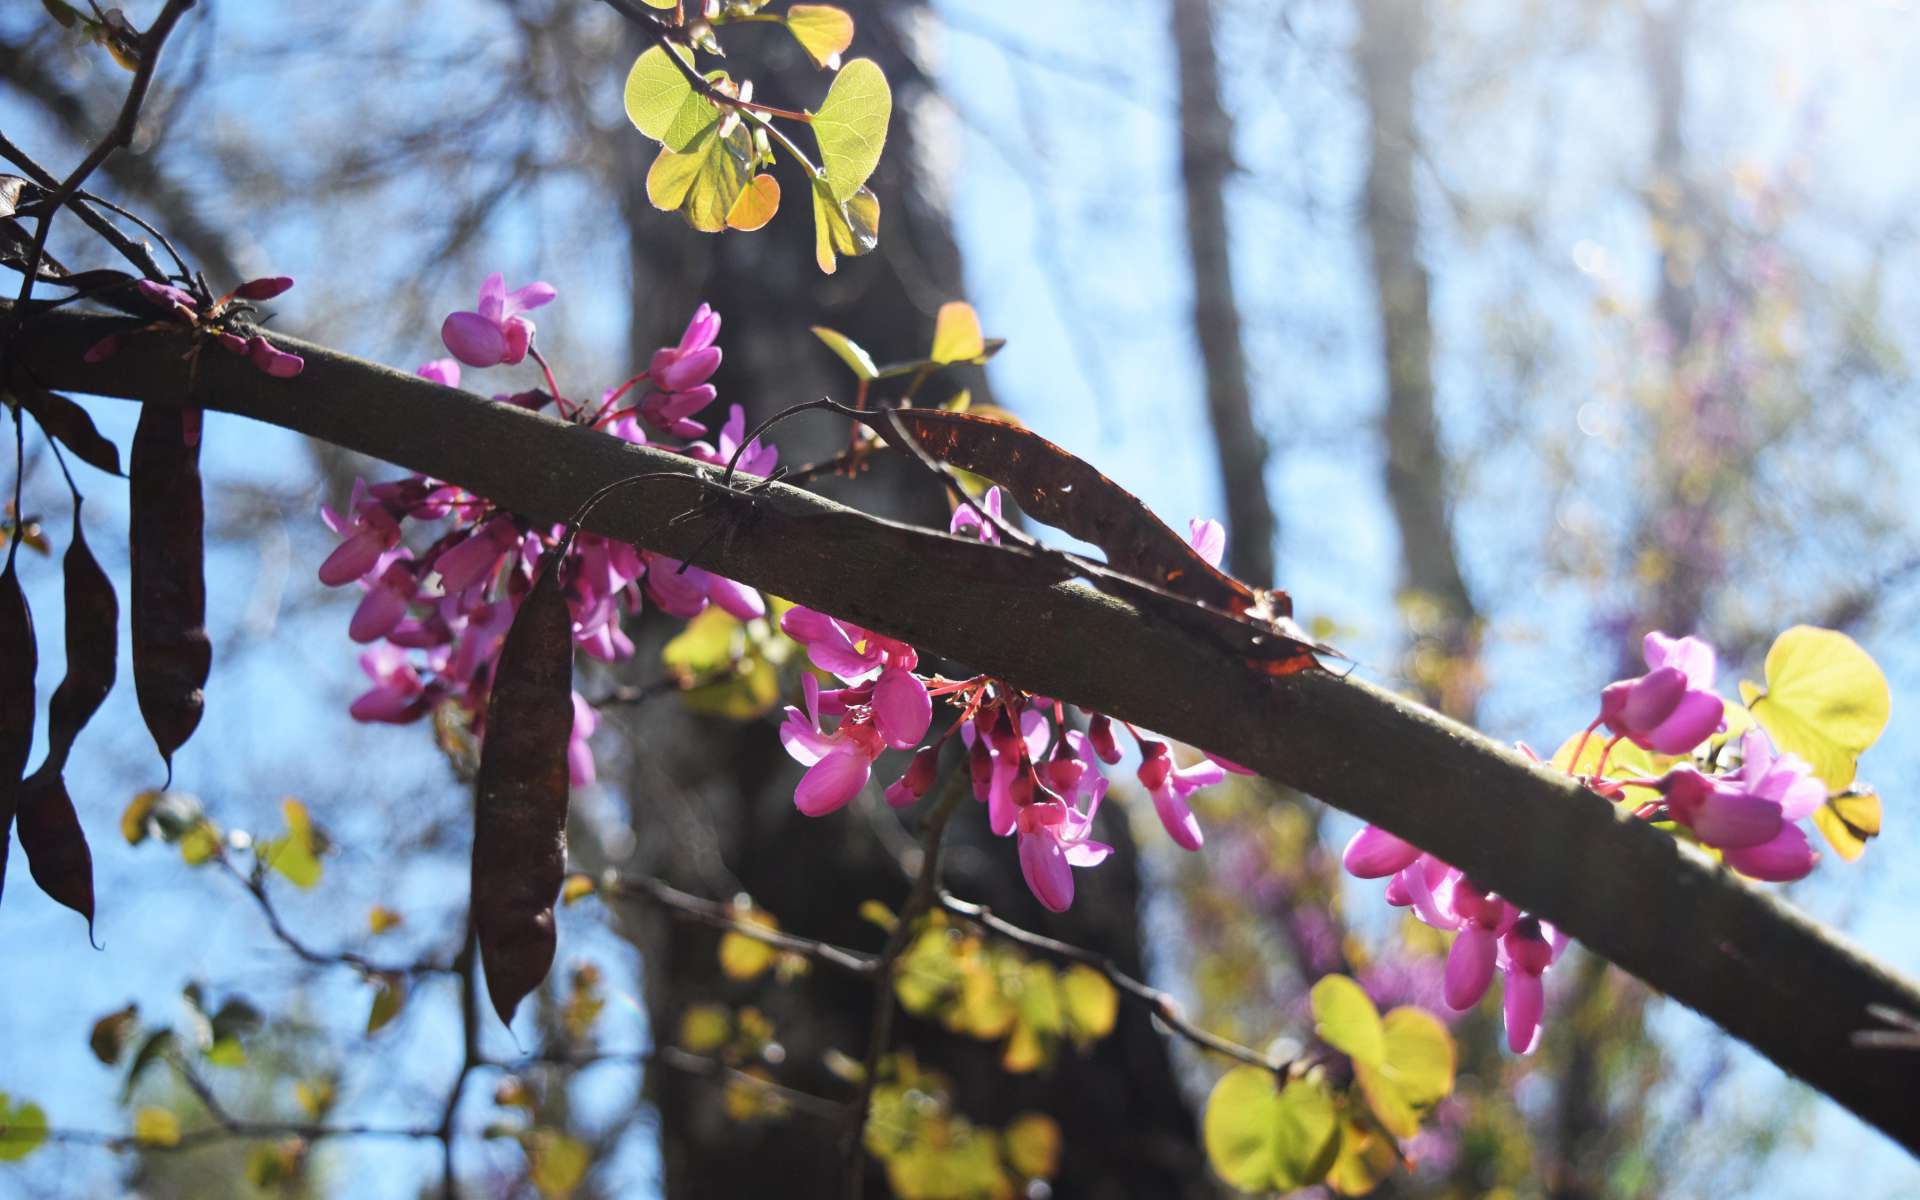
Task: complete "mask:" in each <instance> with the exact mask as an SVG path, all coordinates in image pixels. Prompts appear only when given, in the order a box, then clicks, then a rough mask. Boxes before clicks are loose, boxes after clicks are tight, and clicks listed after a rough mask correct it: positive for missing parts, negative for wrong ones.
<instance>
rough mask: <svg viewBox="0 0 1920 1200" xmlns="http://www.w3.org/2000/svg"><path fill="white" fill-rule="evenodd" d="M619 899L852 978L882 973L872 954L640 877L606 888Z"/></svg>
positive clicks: (621, 879) (625, 877)
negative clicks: (647, 903) (648, 904)
mask: <svg viewBox="0 0 1920 1200" xmlns="http://www.w3.org/2000/svg"><path fill="white" fill-rule="evenodd" d="M606 890H608V891H610V892H612V893H613V894H614V895H616V896H632V897H637V898H640V899H645V900H651V901H653V902H654V903H655V904H658V905H660V906H661V907H663V908H665V909H667V910H668V911H670V912H672V913H673V914H674V915H675V916H679V917H684V918H686V919H688V920H693V921H698V922H700V923H701V924H703V925H711V926H713V927H714V928H716V929H725V930H727V931H729V932H732V933H737V934H739V935H740V936H741V937H745V938H752V939H753V940H754V941H756V942H764V943H766V944H767V945H769V946H772V947H773V948H774V949H776V950H787V951H790V952H792V953H794V954H798V955H801V956H802V957H805V958H808V959H811V960H813V961H814V962H818V963H825V964H826V965H828V966H830V967H837V968H839V969H840V970H842V971H845V972H847V973H848V974H851V975H859V976H862V977H867V976H871V975H873V974H875V973H876V972H877V971H878V970H879V963H878V960H876V959H875V958H874V957H873V956H872V955H870V954H862V953H861V952H859V951H858V950H849V949H847V948H846V947H844V946H836V945H833V944H832V943H831V942H822V941H816V940H814V939H813V938H803V937H795V936H794V935H793V934H790V933H782V932H780V931H779V930H777V929H768V928H767V927H766V926H764V925H756V924H754V923H753V922H751V921H746V920H742V919H741V917H740V915H739V910H738V909H736V908H735V907H734V906H733V905H731V904H726V903H723V902H721V901H718V900H708V899H706V898H705V897H703V896H696V895H694V894H693V893H691V892H683V891H681V890H680V889H679V888H677V887H674V886H673V885H672V884H669V883H666V882H663V881H662V880H658V879H651V878H648V877H646V876H641V875H622V876H618V877H616V878H615V879H614V880H613V881H612V883H611V885H610V886H609V887H608V888H607V889H606Z"/></svg>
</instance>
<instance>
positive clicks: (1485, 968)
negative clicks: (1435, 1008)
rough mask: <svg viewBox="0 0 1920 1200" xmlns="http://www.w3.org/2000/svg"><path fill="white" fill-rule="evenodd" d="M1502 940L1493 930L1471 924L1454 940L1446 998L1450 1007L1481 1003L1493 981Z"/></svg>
mask: <svg viewBox="0 0 1920 1200" xmlns="http://www.w3.org/2000/svg"><path fill="white" fill-rule="evenodd" d="M1497 949H1498V942H1497V940H1496V939H1495V938H1494V936H1493V931H1492V930H1491V929H1487V928H1484V927H1482V926H1479V925H1469V926H1467V927H1466V928H1465V929H1462V930H1461V931H1460V935H1459V936H1458V937H1456V938H1454V939H1453V947H1452V948H1451V949H1449V950H1448V951H1447V971H1446V979H1445V986H1444V988H1443V990H1442V998H1444V999H1445V1000H1446V1002H1447V1007H1448V1008H1451V1009H1454V1010H1455V1011H1457V1012H1465V1011H1466V1010H1467V1009H1469V1008H1472V1007H1473V1006H1474V1005H1476V1004H1478V1003H1480V997H1482V996H1484V995H1486V994H1487V985H1488V984H1490V983H1492V982H1493V960H1494V955H1495V952H1496V950H1497Z"/></svg>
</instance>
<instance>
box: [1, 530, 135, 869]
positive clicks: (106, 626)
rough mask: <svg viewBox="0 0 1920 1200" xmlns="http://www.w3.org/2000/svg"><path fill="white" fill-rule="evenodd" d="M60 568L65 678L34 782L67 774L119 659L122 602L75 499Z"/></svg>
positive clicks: (51, 704)
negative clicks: (63, 582)
mask: <svg viewBox="0 0 1920 1200" xmlns="http://www.w3.org/2000/svg"><path fill="white" fill-rule="evenodd" d="M61 565H62V572H63V574H64V576H65V580H66V600H67V674H66V676H65V678H63V679H61V680H60V686H59V687H58V688H56V689H55V690H54V693H53V699H52V700H51V701H49V702H48V704H47V757H46V761H45V762H43V763H41V764H40V767H39V769H38V770H36V771H35V772H34V778H35V779H45V778H47V777H49V776H52V777H58V776H59V774H60V772H62V771H64V770H66V766H67V755H68V754H69V753H71V752H72V750H73V740H74V739H75V738H76V737H78V736H80V731H81V730H82V729H84V728H86V725H87V722H88V721H90V720H92V719H93V714H94V713H95V712H96V711H98V710H99V708H100V703H101V701H103V700H105V699H106V698H107V693H108V692H110V691H112V690H113V679H114V675H115V673H116V665H117V659H118V657H119V629H120V601H119V600H118V599H117V598H116V597H115V596H114V594H113V583H112V581H111V580H109V579H108V578H107V573H106V572H105V571H103V570H101V569H100V564H99V562H97V561H96V560H95V559H94V557H93V551H92V550H91V549H89V548H88V546H87V537H86V531H85V530H84V529H83V528H82V527H81V524H80V500H79V498H78V497H77V496H76V497H75V498H74V502H73V540H72V541H71V542H69V543H68V544H67V553H66V557H65V558H64V559H63V560H62V563H61ZM21 836H22V837H23V838H24V837H25V836H26V835H25V834H24V833H23V834H22V835H21Z"/></svg>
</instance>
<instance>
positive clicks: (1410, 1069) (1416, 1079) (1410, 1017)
mask: <svg viewBox="0 0 1920 1200" xmlns="http://www.w3.org/2000/svg"><path fill="white" fill-rule="evenodd" d="M1381 1028H1382V1030H1383V1031H1384V1033H1385V1035H1386V1061H1385V1062H1384V1063H1382V1064H1381V1070H1382V1071H1383V1072H1384V1073H1385V1074H1386V1076H1387V1077H1388V1078H1390V1079H1392V1080H1393V1082H1394V1085H1395V1086H1396V1087H1398V1088H1399V1089H1400V1094H1401V1095H1403V1096H1405V1097H1406V1098H1407V1103H1409V1104H1412V1105H1415V1106H1418V1107H1422V1108H1424V1107H1427V1106H1428V1105H1432V1104H1438V1103H1439V1102H1440V1101H1441V1100H1443V1099H1445V1098H1446V1097H1447V1095H1448V1094H1449V1093H1451V1092H1452V1091H1453V1070H1454V1049H1453V1038H1452V1036H1451V1035H1449V1034H1448V1033H1447V1027H1446V1026H1445V1025H1442V1024H1441V1023H1440V1022H1439V1020H1438V1019H1437V1018H1435V1017H1434V1015H1433V1014H1432V1013H1429V1012H1426V1011H1424V1010H1422V1009H1418V1008H1413V1007H1410V1006H1402V1007H1400V1008H1396V1009H1394V1010H1393V1011H1392V1012H1390V1013H1388V1014H1387V1016H1386V1019H1385V1020H1384V1021H1383V1022H1382V1023H1381Z"/></svg>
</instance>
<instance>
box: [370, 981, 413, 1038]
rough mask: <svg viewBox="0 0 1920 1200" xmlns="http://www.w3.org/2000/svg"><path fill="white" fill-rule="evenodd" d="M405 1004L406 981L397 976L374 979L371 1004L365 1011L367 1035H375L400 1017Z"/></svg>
mask: <svg viewBox="0 0 1920 1200" xmlns="http://www.w3.org/2000/svg"><path fill="white" fill-rule="evenodd" d="M406 1002H407V981H406V980H405V979H403V978H401V977H400V976H398V975H378V976H375V977H374V991H373V1004H372V1006H371V1007H370V1008H369V1009H368V1010H367V1033H368V1034H370V1035H371V1034H375V1033H378V1032H380V1031H381V1030H382V1029H384V1028H386V1026H387V1024H388V1022H390V1021H392V1020H393V1019H394V1018H395V1017H397V1016H399V1015H400V1009H401V1008H402V1006H404V1005H405V1004H406Z"/></svg>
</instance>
